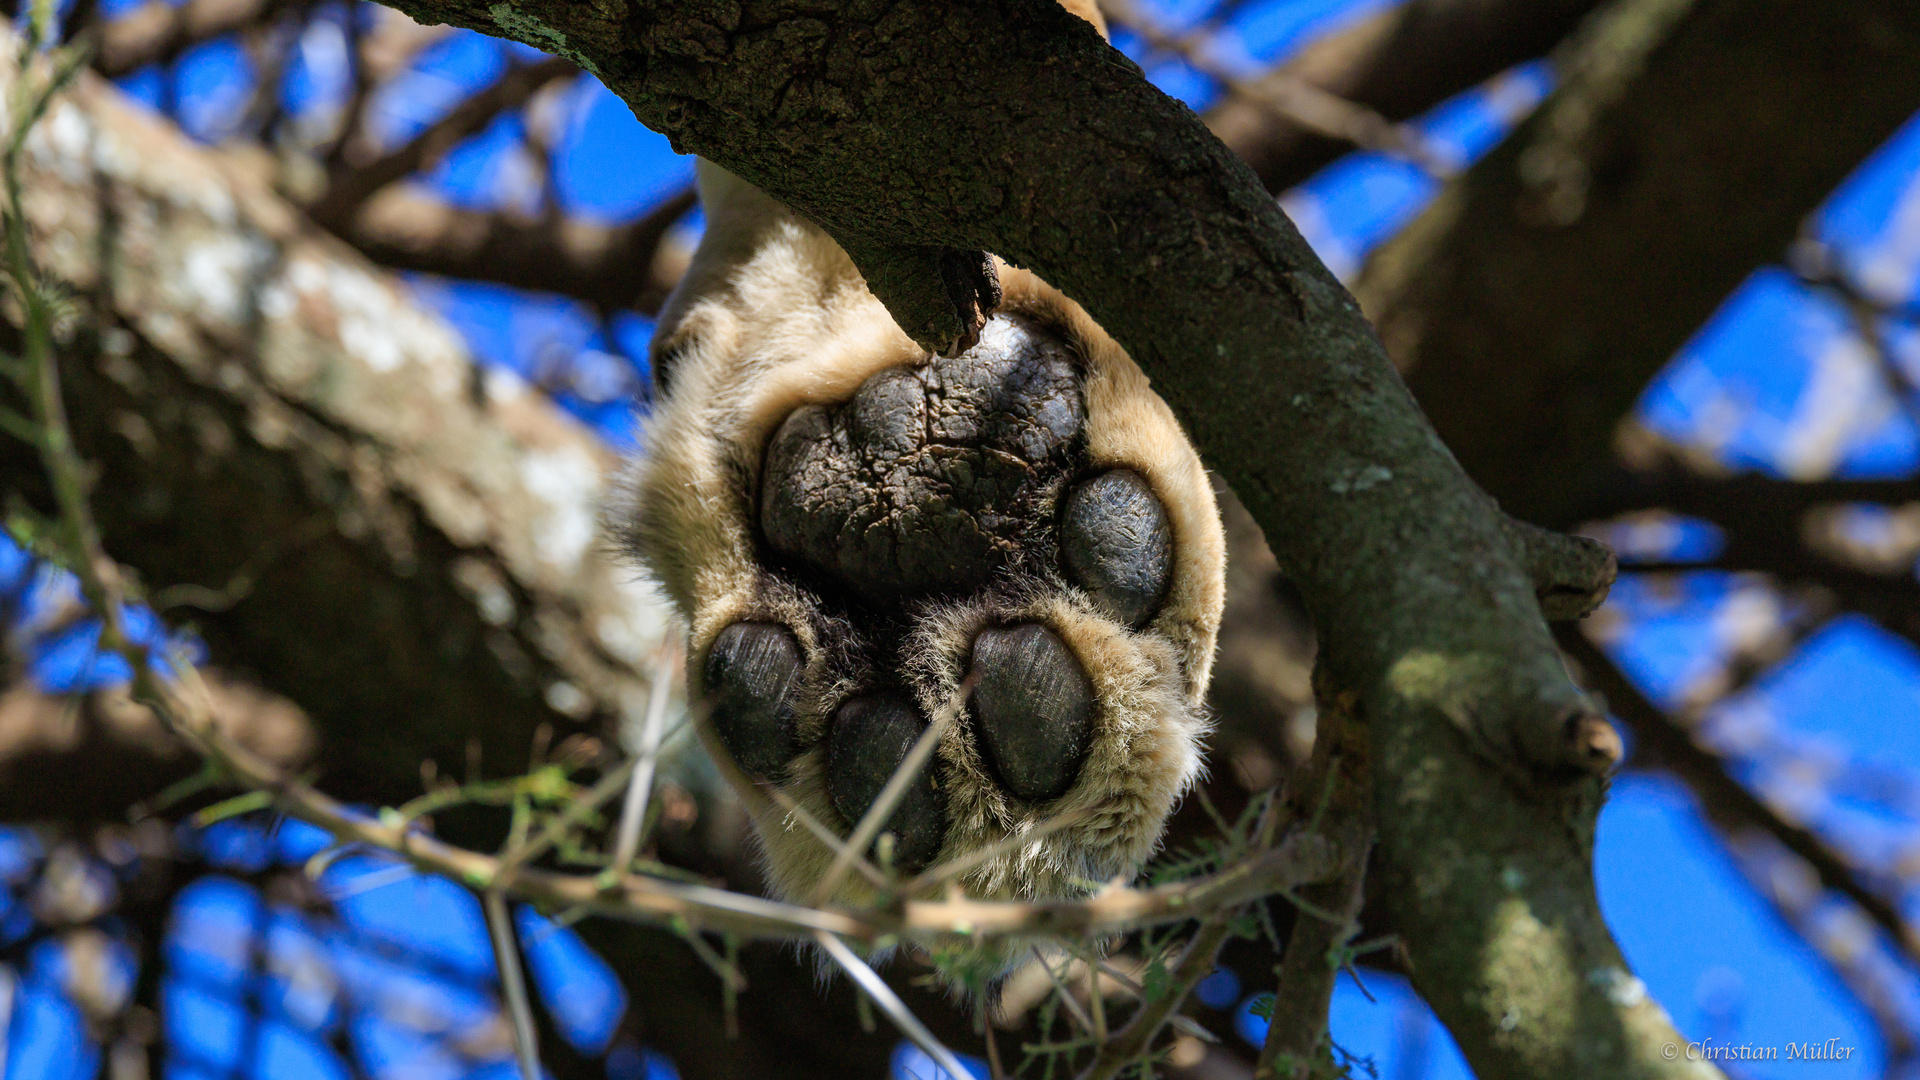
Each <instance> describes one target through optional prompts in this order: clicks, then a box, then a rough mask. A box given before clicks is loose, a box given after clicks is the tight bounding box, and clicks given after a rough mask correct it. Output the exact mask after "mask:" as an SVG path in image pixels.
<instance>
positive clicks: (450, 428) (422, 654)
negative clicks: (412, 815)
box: [0, 79, 666, 803]
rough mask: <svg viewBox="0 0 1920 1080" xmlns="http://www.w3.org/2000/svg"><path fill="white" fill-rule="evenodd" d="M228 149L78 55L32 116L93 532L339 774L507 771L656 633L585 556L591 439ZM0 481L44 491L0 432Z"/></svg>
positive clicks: (32, 223) (39, 205)
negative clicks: (74, 69)
mask: <svg viewBox="0 0 1920 1080" xmlns="http://www.w3.org/2000/svg"><path fill="white" fill-rule="evenodd" d="M227 165H228V162H226V161H225V160H224V159H223V158H222V157H221V156H219V155H215V154H210V153H208V152H206V151H204V150H201V149H199V148H196V147H194V146H192V145H191V144H190V143H188V142H187V141H186V140H184V139H183V138H182V137H181V136H180V135H179V134H178V133H177V132H175V131H173V130H172V129H170V128H169V127H167V126H165V125H163V124H161V123H158V122H156V121H154V120H153V119H151V118H149V117H147V116H145V115H143V114H141V113H139V112H138V111H137V110H133V109H130V108H128V107H127V106H125V105H123V104H122V103H120V102H119V101H118V100H117V97H116V95H115V94H114V92H113V91H112V90H111V89H110V88H108V87H106V86H104V85H102V84H100V83H99V82H97V81H94V80H91V79H83V80H82V81H81V83H80V84H79V85H78V86H77V87H76V88H75V89H74V90H73V91H72V92H71V93H70V94H69V95H66V96H64V97H63V98H61V99H60V100H58V101H56V102H55V103H54V105H53V108H52V111H51V112H50V113H49V116H48V119H47V120H46V121H45V122H43V123H42V124H41V125H40V126H39V127H38V128H36V129H35V130H34V132H33V133H32V135H31V136H30V138H29V140H28V145H27V151H26V155H25V161H24V171H25V173H26V176H25V180H26V183H27V196H26V213H27V224H28V227H29V229H30V231H31V235H32V236H33V237H34V239H35V251H36V256H37V257H38V258H39V260H40V264H41V266H42V267H43V269H44V270H45V271H47V272H48V273H49V274H50V275H51V276H52V277H53V278H54V279H55V280H57V281H59V282H61V283H62V284H63V285H64V286H65V287H66V288H68V289H70V290H71V291H72V293H73V294H74V296H75V298H76V303H77V304H78V305H79V308H80V310H82V311H85V312H86V313H87V317H86V318H85V319H82V320H78V321H77V322H76V324H75V331H76V333H75V336H74V338H73V339H72V341H71V342H70V343H69V349H70V355H72V356H73V357H74V358H75V361H74V362H73V363H70V364H68V365H66V366H65V371H64V375H65V378H66V379H67V380H68V383H69V385H68V387H67V390H68V394H67V397H68V399H69V400H70V401H71V402H72V406H71V412H72V417H73V424H74V429H75V435H76V438H77V439H78V440H79V442H80V446H81V450H82V453H83V454H84V455H85V456H86V457H87V458H88V459H89V460H91V461H92V462H94V463H96V464H97V465H98V467H99V469H100V478H99V480H98V483H97V487H96V489H95V492H94V503H95V506H96V507H97V508H98V514H99V517H100V520H101V524H102V526H103V527H104V528H105V530H106V534H107V543H108V545H109V548H110V550H112V551H113V552H114V553H115V555H116V556H118V557H119V558H121V559H123V560H124V561H126V562H128V563H131V564H132V565H133V566H135V567H136V568H137V570H138V571H139V573H140V577H141V581H142V582H143V583H144V585H145V586H146V588H147V589H148V591H149V595H151V596H153V597H155V598H157V599H167V600H180V601H184V602H186V603H187V604H188V606H187V607H185V608H183V609H181V610H176V611H173V612H171V613H170V614H171V615H172V617H174V618H190V619H191V620H192V621H193V622H194V624H195V625H196V626H197V628H198V629H199V631H200V633H201V634H202V635H203V636H204V637H205V638H206V640H207V641H208V643H209V645H210V646H211V647H212V649H213V651H214V653H215V655H216V656H217V657H218V658H219V659H220V660H221V662H223V663H226V664H228V665H231V666H232V667H234V668H236V669H240V670H244V671H246V672H248V673H249V674H250V675H252V676H253V677H255V678H257V679H258V680H260V681H261V682H262V683H263V684H264V685H267V686H270V687H272V688H273V689H274V690H276V691H278V692H280V693H283V694H286V695H287V696H288V697H290V698H292V699H293V700H295V701H297V702H298V703H299V704H300V706H301V707H302V708H303V709H305V710H306V711H307V713H308V715H309V716H311V717H312V718H313V721H314V723H315V725H316V727H317V728H318V729H320V730H321V731H322V732H324V735H323V737H322V738H321V739H320V742H319V746H318V757H317V760H316V764H317V766H318V767H319V768H320V770H321V775H322V776H323V777H324V778H325V782H326V784H327V787H328V789H329V790H330V791H332V792H334V793H335V794H338V795H341V796H343V797H346V798H349V799H366V800H369V801H373V802H380V803H384V802H393V801H399V800H403V799H405V798H406V797H408V796H410V795H412V794H413V793H415V792H417V791H418V790H419V784H420V779H419V777H420V767H421V761H422V759H423V758H424V759H428V760H432V761H433V762H435V763H436V764H437V766H438V767H439V768H441V769H442V770H443V771H445V772H448V773H451V774H456V775H457V774H459V773H460V772H462V771H464V770H465V769H466V768H468V767H469V764H470V763H475V764H477V766H478V767H479V768H480V769H482V770H484V771H485V772H487V773H488V774H491V775H502V774H513V773H518V772H520V771H522V770H523V769H524V767H525V764H526V760H527V753H528V749H529V747H530V745H531V744H532V742H533V737H534V733H535V731H536V730H537V729H539V728H540V727H542V726H543V725H544V726H546V727H548V728H549V729H551V730H552V731H554V732H556V733H557V734H558V735H561V736H564V735H566V734H568V733H580V734H593V735H597V736H599V737H602V738H605V737H608V736H610V735H612V734H613V733H614V731H615V730H616V729H617V728H618V727H619V725H620V724H621V723H622V721H623V719H624V718H625V717H627V716H628V715H630V714H636V713H637V710H639V709H640V708H641V707H642V706H643V703H644V700H645V697H646V685H647V679H648V675H647V672H646V667H647V664H646V658H647V656H648V654H649V650H650V649H651V648H652V647H653V644H654V643H655V642H656V641H657V640H658V639H659V638H660V636H661V635H662V634H664V633H665V632H666V616H665V612H664V609H663V608H662V607H660V606H659V605H658V604H657V603H656V602H655V600H654V599H653V598H652V597H651V596H650V595H649V594H648V592H647V591H646V590H644V589H643V588H642V587H641V586H639V585H638V584H637V583H636V582H634V581H633V580H632V574H631V572H630V571H627V570H625V569H622V568H618V567H615V566H613V565H611V564H610V563H608V562H607V561H606V560H603V559H601V558H598V557H597V549H596V539H595V537H596V534H595V528H594V522H595V501H596V499H597V497H598V493H599V491H600V489H601V486H602V484H603V482H604V478H605V475H606V474H607V473H608V472H609V471H611V469H612V468H613V467H614V465H615V462H614V461H613V458H612V455H611V454H609V453H608V451H607V450H606V449H605V448H604V446H603V445H602V444H601V443H600V442H599V441H598V440H597V439H596V438H595V437H594V436H593V435H592V434H591V433H590V432H588V431H586V430H584V429H583V428H581V427H579V426H578V425H576V424H574V423H572V422H571V421H569V420H567V419H565V418H564V416H563V415H562V414H560V413H559V412H558V411H557V410H555V409H554V408H553V407H552V406H551V405H550V404H549V403H547V402H546V401H545V400H544V399H543V398H541V397H539V396H538V395H536V394H534V393H532V392H531V391H529V390H527V389H526V388H525V387H523V386H521V385H519V384H518V383H517V381H515V380H513V379H512V378H511V377H502V376H483V375H482V373H479V372H477V371H475V370H474V369H473V367H472V365H471V361H470V359H469V358H468V356H467V354H466V351H465V349H464V348H463V346H462V345H461V343H460V342H459V340H458V338H457V337H455V336H454V334H453V332H452V331H451V330H450V329H449V328H447V327H446V326H445V325H444V324H442V323H440V322H439V321H438V320H437V319H434V318H432V317H431V316H429V315H427V314H426V313H424V312H422V311H421V310H419V309H418V308H416V307H415V306H414V305H413V304H412V302H411V301H410V300H409V299H408V298H407V296H406V295H405V293H404V291H403V289H402V287H401V286H400V285H399V284H398V283H397V282H394V281H392V280H391V279H389V278H387V277H385V276H383V275H382V274H380V273H379V272H377V271H375V270H374V269H372V268H371V267H369V266H367V265H366V264H365V263H364V262H363V261H361V260H360V259H358V258H357V257H356V256H354V255H353V254H352V253H351V252H349V251H346V250H344V249H343V247H342V245H340V244H339V243H337V242H335V241H332V240H330V239H328V238H326V237H323V236H319V235H316V234H315V233H314V231H313V230H311V229H310V228H308V227H306V226H304V225H303V224H302V222H301V218H300V215H299V213H298V211H297V210H295V209H294V208H293V207H292V206H290V205H289V204H288V203H286V202H285V201H284V200H282V199H280V198H279V197H277V196H275V195H274V194H273V193H272V192H271V191H269V190H268V189H267V188H266V187H265V186H264V185H263V184H260V183H257V182H255V181H254V180H252V179H251V178H249V177H248V176H246V175H243V174H242V173H241V172H240V171H239V170H235V169H229V168H227ZM0 477H4V483H5V486H6V487H7V488H8V489H9V490H11V491H16V492H19V493H21V494H22V495H24V496H26V497H27V498H28V499H29V500H30V501H31V500H42V501H43V502H44V499H45V497H46V495H45V493H46V491H47V488H46V481H45V479H44V474H43V472H42V470H41V469H40V467H39V465H38V463H37V462H36V461H35V460H34V458H33V455H32V454H31V452H30V451H28V450H26V449H25V448H23V447H22V446H21V445H20V444H18V443H16V442H13V441H12V440H8V441H6V442H5V443H4V444H0ZM183 586H190V588H183Z"/></svg>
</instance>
